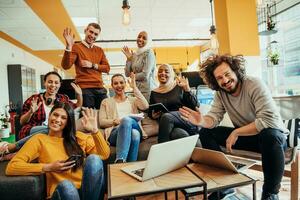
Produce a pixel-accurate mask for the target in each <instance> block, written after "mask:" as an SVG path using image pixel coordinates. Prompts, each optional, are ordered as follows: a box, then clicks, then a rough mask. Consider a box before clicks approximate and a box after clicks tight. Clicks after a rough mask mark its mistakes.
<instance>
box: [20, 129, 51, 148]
mask: <svg viewBox="0 0 300 200" xmlns="http://www.w3.org/2000/svg"><path fill="white" fill-rule="evenodd" d="M48 132H49V128H48V126H34V127H32V128H31V129H30V132H29V135H28V136H26V137H24V138H22V139H21V140H19V141H17V142H16V150H17V151H18V150H20V149H21V148H22V146H23V145H24V144H25V142H27V141H28V140H29V139H30V138H31V137H32V136H34V135H35V134H37V133H44V134H48Z"/></svg>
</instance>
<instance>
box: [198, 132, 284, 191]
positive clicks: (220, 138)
mask: <svg viewBox="0 0 300 200" xmlns="http://www.w3.org/2000/svg"><path fill="white" fill-rule="evenodd" d="M233 130H234V128H229V127H216V128H213V129H205V128H203V129H201V130H200V132H199V135H200V140H201V143H202V146H203V148H207V149H212V150H217V151H221V148H220V145H222V146H226V139H227V138H228V136H229V135H230V133H231V132H232V131H233ZM286 147H287V143H286V139H285V137H284V134H283V133H282V131H280V130H278V129H273V128H266V129H263V130H262V131H261V132H260V133H259V134H257V135H254V136H239V137H238V140H237V142H236V143H235V145H234V146H233V148H234V149H241V150H248V151H254V152H258V153H261V154H262V168H263V173H264V185H263V193H265V194H267V193H271V194H277V193H278V192H279V189H280V182H281V179H282V176H283V173H284V150H285V149H286Z"/></svg>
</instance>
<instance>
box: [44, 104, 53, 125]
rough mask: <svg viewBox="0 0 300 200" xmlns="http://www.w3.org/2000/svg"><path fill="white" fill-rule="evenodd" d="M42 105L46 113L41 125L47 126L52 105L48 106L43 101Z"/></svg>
mask: <svg viewBox="0 0 300 200" xmlns="http://www.w3.org/2000/svg"><path fill="white" fill-rule="evenodd" d="M43 106H44V110H45V114H46V118H45V121H44V122H43V125H45V126H48V119H49V114H50V111H51V109H52V107H53V106H51V107H49V106H47V105H46V104H44V103H43Z"/></svg>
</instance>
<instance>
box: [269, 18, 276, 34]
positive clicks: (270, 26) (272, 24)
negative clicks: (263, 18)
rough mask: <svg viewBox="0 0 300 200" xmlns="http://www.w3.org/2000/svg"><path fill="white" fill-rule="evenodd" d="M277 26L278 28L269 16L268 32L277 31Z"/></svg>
mask: <svg viewBox="0 0 300 200" xmlns="http://www.w3.org/2000/svg"><path fill="white" fill-rule="evenodd" d="M275 26H276V23H275V22H273V20H272V18H271V17H269V16H268V19H267V30H268V31H272V30H274V29H275Z"/></svg>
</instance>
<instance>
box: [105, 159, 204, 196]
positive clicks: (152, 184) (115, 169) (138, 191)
mask: <svg viewBox="0 0 300 200" xmlns="http://www.w3.org/2000/svg"><path fill="white" fill-rule="evenodd" d="M133 163H135V162H133ZM133 163H119V164H111V165H108V177H107V178H108V199H117V198H128V197H136V196H143V195H147V194H153V193H160V192H165V198H167V195H166V194H167V192H168V191H173V190H174V191H177V190H181V189H184V188H191V187H201V188H202V191H203V193H204V197H205V199H206V198H207V192H206V183H205V182H204V181H203V180H202V179H201V178H199V177H197V176H196V175H195V174H194V173H193V172H192V171H190V170H189V169H188V168H187V167H183V168H181V169H178V170H176V171H173V172H170V173H167V174H164V175H161V176H159V177H156V178H153V179H150V180H147V181H144V182H141V181H138V180H137V179H135V178H133V177H131V176H129V175H128V174H126V173H124V172H122V171H121V170H120V169H121V168H122V167H124V166H127V165H130V164H133ZM176 194H177V192H176ZM176 199H178V196H177V195H176Z"/></svg>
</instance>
